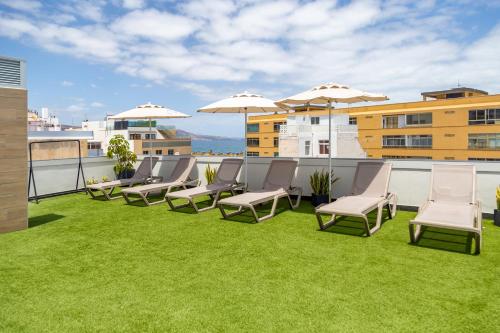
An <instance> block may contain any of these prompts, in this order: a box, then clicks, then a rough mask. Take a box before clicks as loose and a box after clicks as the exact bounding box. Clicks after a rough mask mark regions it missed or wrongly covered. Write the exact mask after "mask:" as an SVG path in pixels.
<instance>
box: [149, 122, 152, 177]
mask: <svg viewBox="0 0 500 333" xmlns="http://www.w3.org/2000/svg"><path fill="white" fill-rule="evenodd" d="M151 135H152V133H151V118H149V177H150V178H151V180H152V179H153V155H152V153H153V152H152V150H153V142H152V141H151V137H152V136H151Z"/></svg>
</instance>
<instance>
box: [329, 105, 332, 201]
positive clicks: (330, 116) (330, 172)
mask: <svg viewBox="0 0 500 333" xmlns="http://www.w3.org/2000/svg"><path fill="white" fill-rule="evenodd" d="M331 201H332V102H330V101H328V202H331Z"/></svg>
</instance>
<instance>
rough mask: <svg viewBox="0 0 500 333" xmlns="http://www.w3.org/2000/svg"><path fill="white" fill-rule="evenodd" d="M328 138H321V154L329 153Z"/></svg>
mask: <svg viewBox="0 0 500 333" xmlns="http://www.w3.org/2000/svg"><path fill="white" fill-rule="evenodd" d="M328 142H329V141H328V140H319V153H320V154H323V155H325V154H328V151H329V150H328V148H329V147H328Z"/></svg>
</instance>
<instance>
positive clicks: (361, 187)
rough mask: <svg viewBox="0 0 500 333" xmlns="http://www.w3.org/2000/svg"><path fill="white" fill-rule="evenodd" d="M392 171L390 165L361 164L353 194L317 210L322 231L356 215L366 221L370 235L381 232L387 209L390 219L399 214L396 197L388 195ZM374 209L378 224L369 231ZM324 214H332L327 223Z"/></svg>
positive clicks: (366, 227) (354, 183) (379, 163)
mask: <svg viewBox="0 0 500 333" xmlns="http://www.w3.org/2000/svg"><path fill="white" fill-rule="evenodd" d="M391 168H392V165H391V164H390V163H381V162H359V163H358V165H357V168H356V174H355V175H354V181H353V184H352V190H351V195H349V196H345V197H341V198H339V199H337V200H336V201H334V202H332V203H329V204H326V205H323V206H319V207H318V208H317V209H316V218H317V219H318V223H319V227H320V229H321V230H324V229H326V228H328V227H330V226H332V225H334V224H335V223H336V222H337V221H336V217H337V216H354V217H361V218H362V219H363V220H364V223H365V230H366V234H367V235H368V236H371V235H372V234H373V233H375V232H376V231H378V230H379V229H380V226H381V224H382V215H383V209H384V207H385V206H387V208H388V210H389V215H390V217H391V218H393V217H394V216H395V215H396V207H397V206H396V203H397V198H396V195H395V194H394V193H389V192H388V190H389V179H390V176H391ZM375 209H377V222H376V224H375V226H374V227H373V228H370V225H369V223H368V217H367V214H368V213H370V212H371V211H373V210H375ZM322 215H331V219H330V220H329V221H328V222H327V223H324V222H323V219H322Z"/></svg>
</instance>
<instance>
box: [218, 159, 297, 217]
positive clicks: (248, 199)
mask: <svg viewBox="0 0 500 333" xmlns="http://www.w3.org/2000/svg"><path fill="white" fill-rule="evenodd" d="M296 169H297V162H296V161H290V160H273V161H272V162H271V165H270V166H269V169H268V171H267V175H266V178H265V179H264V185H263V186H262V190H258V191H253V192H246V193H243V194H239V195H236V196H233V197H229V198H225V199H222V200H219V203H218V206H219V209H220V211H221V213H222V215H223V216H224V218H228V217H231V216H235V215H238V214H241V213H243V212H244V211H245V210H247V209H249V210H250V211H251V212H252V214H253V216H254V218H255V221H256V222H262V221H264V220H267V219H269V218H271V217H273V216H274V214H275V211H276V206H277V204H278V201H279V199H280V198H284V197H286V198H287V199H288V203H289V204H290V208H291V209H295V208H297V207H298V206H299V205H300V198H301V195H302V189H301V188H300V187H292V186H291V185H292V181H293V179H294V177H295V170H296ZM290 194H296V195H298V198H297V201H296V202H295V204H294V203H293V202H292V199H291V198H290ZM269 201H273V205H272V208H271V212H270V213H269V214H268V215H266V216H262V217H259V216H258V215H257V212H256V211H255V205H258V204H262V203H266V202H269ZM224 206H234V207H238V209H237V210H236V211H234V212H232V213H226V211H225V210H224Z"/></svg>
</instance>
